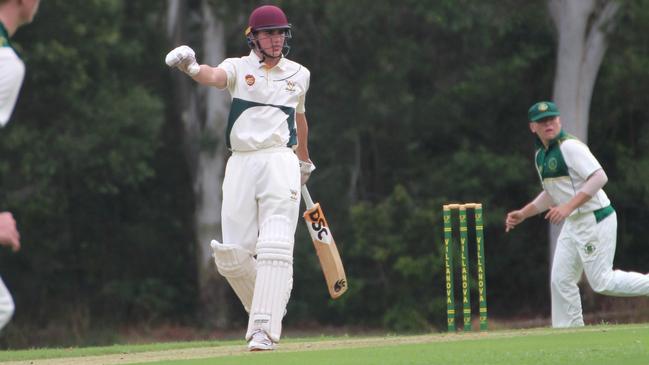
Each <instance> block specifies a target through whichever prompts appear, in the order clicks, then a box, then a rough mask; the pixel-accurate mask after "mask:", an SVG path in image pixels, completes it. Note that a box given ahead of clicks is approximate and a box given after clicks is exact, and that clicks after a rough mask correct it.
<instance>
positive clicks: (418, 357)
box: [149, 326, 649, 365]
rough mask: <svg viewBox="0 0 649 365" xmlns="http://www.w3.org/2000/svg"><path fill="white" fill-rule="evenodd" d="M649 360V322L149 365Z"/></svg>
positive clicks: (524, 364)
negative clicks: (641, 324) (574, 329)
mask: <svg viewBox="0 0 649 365" xmlns="http://www.w3.org/2000/svg"><path fill="white" fill-rule="evenodd" d="M253 362H254V363H263V364H265V365H291V364H295V365H298V364H308V365H321V364H322V365H325V364H340V365H347V364H349V365H365V364H367V365H369V364H372V365H374V364H382V365H404V364H410V365H431V364H440V365H456V364H458V365H459V364H463V365H467V364H468V365H470V364H480V365H488V364H494V365H496V364H498V365H500V364H516V365H539V364H552V365H556V364H570V365H582V364H583V365H600V364H601V365H611V364H614V365H622V364H624V365H636V364H637V365H648V364H649V327H647V326H598V328H594V330H593V328H590V330H587V329H585V330H581V331H565V330H564V331H562V330H553V331H542V332H536V333H534V332H532V333H530V332H521V335H519V336H516V335H514V336H486V337H476V336H473V337H467V338H466V340H459V341H432V342H428V343H417V344H407V343H406V344H398V343H397V344H394V345H390V344H389V343H386V344H384V345H382V346H377V347H364V348H344V349H323V350H314V351H301V352H281V351H280V352H270V353H243V354H241V355H239V356H228V357H218V358H210V359H195V360H170V361H159V362H154V363H149V364H150V365H208V364H209V365H219V364H229V365H239V364H241V365H243V364H250V363H253Z"/></svg>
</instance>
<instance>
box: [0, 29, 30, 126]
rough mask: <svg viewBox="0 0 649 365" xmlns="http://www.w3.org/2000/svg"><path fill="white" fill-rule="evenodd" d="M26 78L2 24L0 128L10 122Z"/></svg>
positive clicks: (0, 36)
mask: <svg viewBox="0 0 649 365" xmlns="http://www.w3.org/2000/svg"><path fill="white" fill-rule="evenodd" d="M24 76H25V64H24V63H23V61H22V60H21V59H20V57H18V54H16V51H14V50H13V48H11V44H10V43H9V35H8V34H7V31H6V30H5V28H4V26H3V25H2V23H0V126H4V125H5V124H7V122H8V121H9V118H10V117H11V113H12V112H13V110H14V106H15V105H16V100H17V99H18V93H19V92H20V86H21V85H22V83H23V77H24Z"/></svg>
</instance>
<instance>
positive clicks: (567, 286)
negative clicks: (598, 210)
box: [550, 213, 649, 327]
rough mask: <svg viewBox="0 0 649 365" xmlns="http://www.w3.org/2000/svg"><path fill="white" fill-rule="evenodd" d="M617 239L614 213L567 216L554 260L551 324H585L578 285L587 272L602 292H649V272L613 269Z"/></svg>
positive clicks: (626, 294) (625, 295)
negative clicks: (640, 272) (603, 215)
mask: <svg viewBox="0 0 649 365" xmlns="http://www.w3.org/2000/svg"><path fill="white" fill-rule="evenodd" d="M616 239H617V215H616V214H615V213H612V214H611V215H609V216H608V217H606V218H604V219H603V220H602V221H600V222H599V223H597V222H596V221H595V215H594V214H593V213H584V214H574V215H572V216H570V217H568V218H567V219H566V221H565V224H564V226H563V228H562V229H561V233H560V234H559V238H558V240H557V247H556V251H555V253H554V259H553V261H552V274H551V279H550V291H551V295H552V327H574V326H583V325H584V319H583V315H582V309H581V296H580V294H579V287H578V286H577V282H578V281H579V279H580V278H581V274H582V273H584V272H585V273H586V278H587V279H588V283H589V284H590V286H591V287H592V288H593V290H594V291H595V292H597V293H599V294H604V295H611V296H621V297H627V296H642V295H649V276H648V275H644V274H639V273H636V272H626V271H620V270H613V258H614V256H615V245H616Z"/></svg>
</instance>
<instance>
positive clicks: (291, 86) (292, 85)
mask: <svg viewBox="0 0 649 365" xmlns="http://www.w3.org/2000/svg"><path fill="white" fill-rule="evenodd" d="M284 90H286V91H288V92H290V93H294V92H295V81H291V80H286V89H284Z"/></svg>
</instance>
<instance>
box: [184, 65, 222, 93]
mask: <svg viewBox="0 0 649 365" xmlns="http://www.w3.org/2000/svg"><path fill="white" fill-rule="evenodd" d="M192 78H193V79H194V81H196V82H198V83H199V84H201V85H207V86H215V87H217V88H219V89H225V87H226V86H228V76H227V74H226V73H225V71H223V70H222V69H220V68H218V67H212V66H209V65H200V71H198V73H197V74H196V75H194V76H192Z"/></svg>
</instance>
